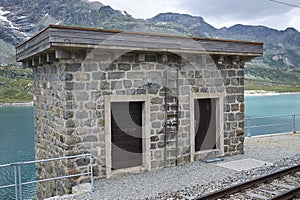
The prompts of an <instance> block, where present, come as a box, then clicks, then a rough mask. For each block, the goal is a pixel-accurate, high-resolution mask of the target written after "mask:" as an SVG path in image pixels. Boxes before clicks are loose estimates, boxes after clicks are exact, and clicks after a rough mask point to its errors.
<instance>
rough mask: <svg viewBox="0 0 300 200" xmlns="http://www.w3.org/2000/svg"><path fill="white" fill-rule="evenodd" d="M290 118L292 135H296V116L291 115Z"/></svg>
mask: <svg viewBox="0 0 300 200" xmlns="http://www.w3.org/2000/svg"><path fill="white" fill-rule="evenodd" d="M292 118H293V130H292V131H293V133H296V115H295V114H293V115H292Z"/></svg>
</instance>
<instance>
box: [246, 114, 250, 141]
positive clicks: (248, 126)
mask: <svg viewBox="0 0 300 200" xmlns="http://www.w3.org/2000/svg"><path fill="white" fill-rule="evenodd" d="M246 121H247V137H251V132H250V128H251V127H250V119H249V118H247V119H246Z"/></svg>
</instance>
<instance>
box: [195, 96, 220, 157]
mask: <svg viewBox="0 0 300 200" xmlns="http://www.w3.org/2000/svg"><path fill="white" fill-rule="evenodd" d="M194 103H195V104H194V105H195V110H194V113H195V152H197V151H202V150H209V149H216V99H196V100H195V102H194Z"/></svg>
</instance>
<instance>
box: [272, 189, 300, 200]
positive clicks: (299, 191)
mask: <svg viewBox="0 0 300 200" xmlns="http://www.w3.org/2000/svg"><path fill="white" fill-rule="evenodd" d="M297 195H300V186H298V187H295V188H294V189H292V190H289V191H287V192H284V193H282V194H278V195H276V196H275V197H272V198H271V199H270V200H284V199H291V198H293V197H295V196H296V197H297Z"/></svg>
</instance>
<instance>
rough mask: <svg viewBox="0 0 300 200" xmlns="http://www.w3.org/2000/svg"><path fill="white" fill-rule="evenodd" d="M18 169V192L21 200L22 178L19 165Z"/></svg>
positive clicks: (19, 165)
mask: <svg viewBox="0 0 300 200" xmlns="http://www.w3.org/2000/svg"><path fill="white" fill-rule="evenodd" d="M18 168H19V170H18V171H19V192H20V195H19V196H20V200H22V199H23V198H22V176H21V164H18Z"/></svg>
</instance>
